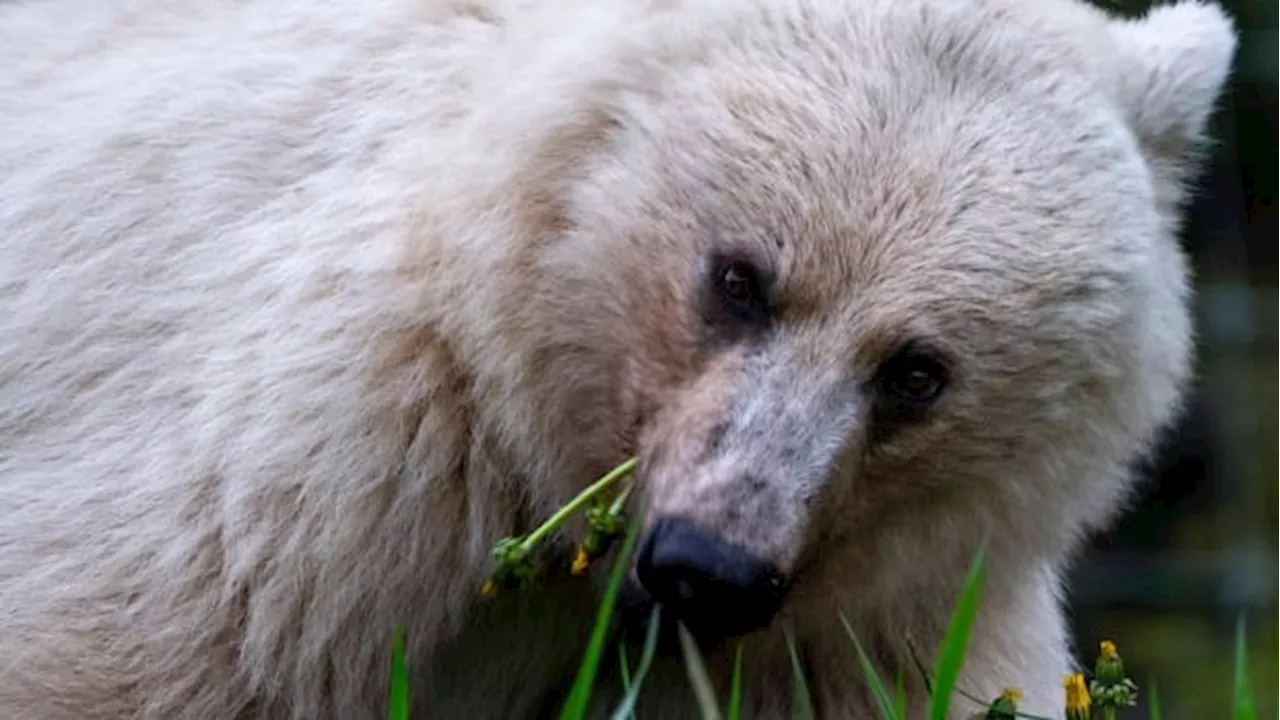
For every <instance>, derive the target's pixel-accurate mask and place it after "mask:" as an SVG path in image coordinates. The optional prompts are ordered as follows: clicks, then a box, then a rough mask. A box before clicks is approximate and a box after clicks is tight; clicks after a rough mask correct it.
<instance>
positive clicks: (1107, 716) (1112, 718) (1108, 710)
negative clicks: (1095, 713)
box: [1102, 705, 1116, 720]
mask: <svg viewBox="0 0 1280 720" xmlns="http://www.w3.org/2000/svg"><path fill="white" fill-rule="evenodd" d="M1102 720H1116V709H1115V708H1113V707H1111V706H1110V705H1108V706H1106V707H1104V708H1102Z"/></svg>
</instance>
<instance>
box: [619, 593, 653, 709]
mask: <svg viewBox="0 0 1280 720" xmlns="http://www.w3.org/2000/svg"><path fill="white" fill-rule="evenodd" d="M661 627H662V606H661V605H655V606H654V607H653V612H652V613H651V614H650V615H649V628H648V630H646V631H645V636H644V650H643V652H641V654H640V664H639V665H638V666H636V676H635V678H634V679H632V682H631V688H630V689H628V690H627V694H626V695H625V696H623V698H622V702H620V703H618V707H617V709H616V710H614V711H613V720H628V718H633V717H635V710H636V701H637V700H639V698H640V688H641V687H642V686H643V685H644V679H645V676H647V675H648V674H649V666H650V665H651V664H652V663H653V657H654V655H656V654H657V652H658V630H659V628H661Z"/></svg>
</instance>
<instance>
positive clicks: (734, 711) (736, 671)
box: [725, 643, 742, 720]
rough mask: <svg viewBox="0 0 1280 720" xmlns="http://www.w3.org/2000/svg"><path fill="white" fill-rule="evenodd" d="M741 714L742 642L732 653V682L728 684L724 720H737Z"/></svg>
mask: <svg viewBox="0 0 1280 720" xmlns="http://www.w3.org/2000/svg"><path fill="white" fill-rule="evenodd" d="M741 716H742V643H738V649H737V650H735V651H734V653H733V683H732V684H731V685H730V686H729V712H727V713H725V720H738V719H739V718H740V717H741Z"/></svg>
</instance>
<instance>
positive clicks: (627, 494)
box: [609, 485, 633, 515]
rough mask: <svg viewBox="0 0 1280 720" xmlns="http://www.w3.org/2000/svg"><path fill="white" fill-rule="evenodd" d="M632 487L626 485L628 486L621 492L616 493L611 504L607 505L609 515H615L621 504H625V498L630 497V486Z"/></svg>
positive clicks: (620, 510) (620, 508)
mask: <svg viewBox="0 0 1280 720" xmlns="http://www.w3.org/2000/svg"><path fill="white" fill-rule="evenodd" d="M632 487H633V486H631V485H628V486H627V487H626V489H624V490H623V491H622V492H620V493H618V497H617V498H615V499H614V501H613V504H612V505H610V506H609V514H610V515H617V514H618V513H620V512H622V506H623V505H626V504H627V498H629V497H631V488H632Z"/></svg>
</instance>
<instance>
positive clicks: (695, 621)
mask: <svg viewBox="0 0 1280 720" xmlns="http://www.w3.org/2000/svg"><path fill="white" fill-rule="evenodd" d="M636 576H637V577H638V579H639V580H640V584H641V585H642V586H643V587H644V589H645V591H646V592H648V593H649V594H650V595H652V596H653V598H654V600H656V601H658V602H660V603H662V605H663V606H664V607H665V608H667V609H669V610H670V611H671V612H672V613H673V614H674V615H675V616H676V618H678V619H679V620H681V621H682V622H684V624H685V625H686V626H688V627H689V629H690V630H691V631H692V632H694V633H695V634H697V635H699V636H701V637H703V638H706V639H714V638H725V637H733V636H736V635H742V634H745V633H747V632H750V631H752V630H755V629H757V628H760V627H763V626H765V625H768V624H769V621H770V620H772V619H773V616H774V615H775V614H776V613H777V612H778V609H779V608H780V607H781V606H782V600H783V598H784V597H785V595H786V590H787V582H786V578H785V577H784V576H783V574H782V573H781V572H780V571H779V570H778V569H777V567H775V566H774V565H773V564H772V563H769V562H766V561H764V560H760V559H759V558H757V557H755V556H753V555H752V554H751V553H749V552H748V551H746V550H745V549H743V548H741V547H738V546H735V545H731V544H729V543H726V542H724V541H723V540H721V539H719V538H718V537H716V536H715V535H714V534H713V533H711V532H709V531H707V530H705V529H703V528H702V527H700V526H699V525H698V524H696V523H694V522H693V521H691V520H689V519H687V518H682V517H661V518H658V519H657V520H656V521H655V522H654V523H653V527H652V529H650V531H649V534H648V536H647V537H646V538H645V540H644V542H643V544H642V545H641V547H640V552H639V554H638V555H637V558H636Z"/></svg>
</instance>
